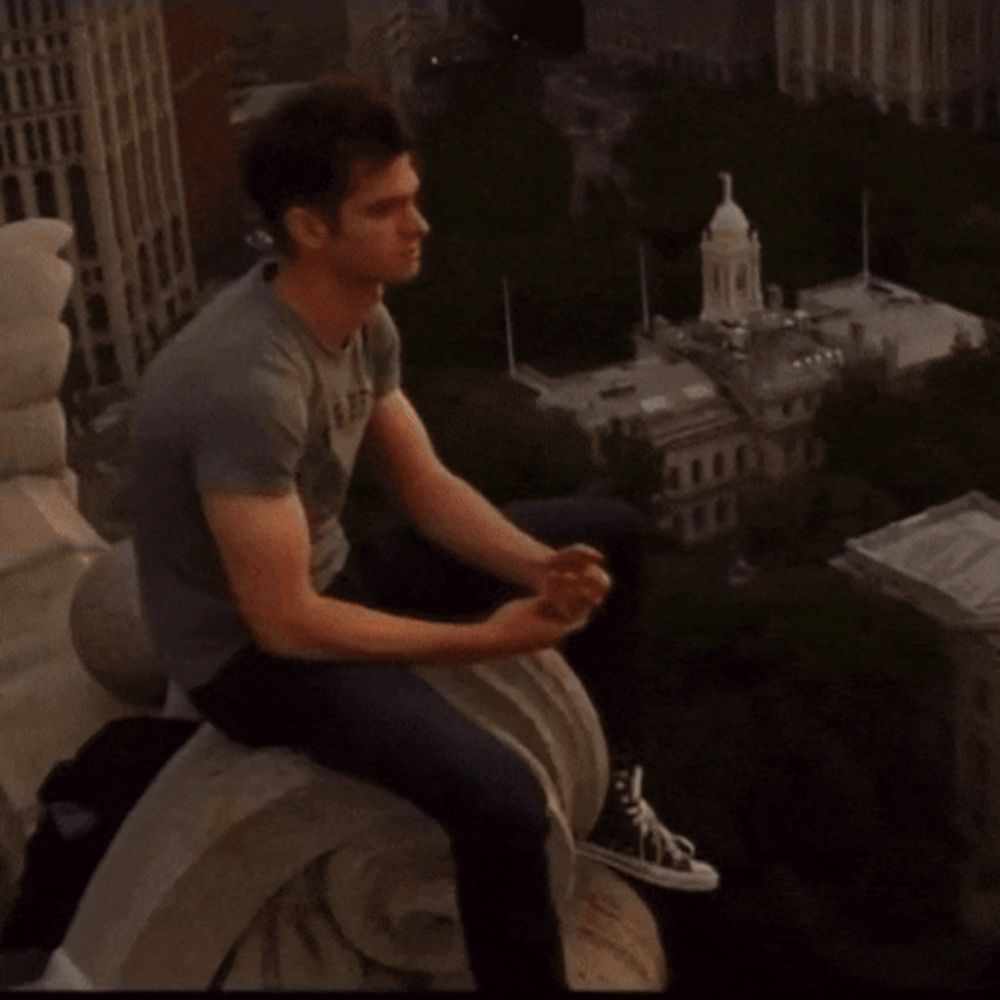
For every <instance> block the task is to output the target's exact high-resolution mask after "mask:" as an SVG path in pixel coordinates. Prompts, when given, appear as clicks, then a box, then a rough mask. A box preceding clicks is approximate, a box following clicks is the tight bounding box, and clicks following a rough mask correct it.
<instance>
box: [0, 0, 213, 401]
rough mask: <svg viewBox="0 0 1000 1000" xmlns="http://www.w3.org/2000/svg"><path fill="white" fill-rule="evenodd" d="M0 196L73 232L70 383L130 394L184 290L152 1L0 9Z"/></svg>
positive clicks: (166, 90) (9, 207)
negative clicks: (118, 386)
mask: <svg viewBox="0 0 1000 1000" xmlns="http://www.w3.org/2000/svg"><path fill="white" fill-rule="evenodd" d="M0 189H2V199H0V204H2V216H0V219H2V221H13V220H15V219H19V218H23V217H25V216H35V215H42V216H58V217H61V218H64V219H66V220H67V221H70V222H72V223H73V226H74V230H75V239H74V241H73V243H72V245H71V247H70V250H69V254H70V256H71V258H72V263H73V265H74V267H75V269H76V273H77V275H78V280H77V282H76V283H75V284H74V287H73V289H72V292H71V295H70V301H69V304H68V307H67V313H66V322H67V324H68V325H69V327H70V329H71V332H72V334H73V354H72V356H71V360H70V372H71V376H70V377H74V375H75V378H76V379H77V380H79V381H82V382H88V383H89V384H91V385H95V384H97V385H108V384H114V383H118V382H122V383H124V384H125V385H126V386H128V387H134V386H135V384H136V382H137V380H138V376H139V373H140V372H141V370H142V367H143V365H144V363H145V362H146V361H148V360H149V358H150V357H151V356H152V354H153V352H154V351H155V349H156V347H157V346H158V344H159V343H160V342H161V341H162V340H163V338H164V337H166V336H167V335H169V333H170V332H171V331H172V330H173V329H175V328H176V327H177V325H178V324H179V323H180V321H181V320H182V319H183V317H184V316H185V314H187V313H189V312H190V310H191V309H192V307H193V305H194V296H195V288H196V285H195V276H194V270H193V266H192V261H191V252H190V244H189V237H188V228H187V219H186V217H185V208H184V192H183V187H182V183H181V174H180V168H179V162H178V152H177V140H176V129H175V122H174V110H173V103H172V100H171V91H170V79H169V67H168V64H167V54H166V50H165V47H164V37H163V24H162V16H161V9H160V3H159V0H3V3H2V4H0Z"/></svg>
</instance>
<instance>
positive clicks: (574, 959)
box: [563, 860, 667, 991]
mask: <svg viewBox="0 0 1000 1000" xmlns="http://www.w3.org/2000/svg"><path fill="white" fill-rule="evenodd" d="M576 874H577V879H576V889H575V892H574V893H573V899H572V901H571V903H570V905H569V906H568V907H567V908H566V910H565V912H564V913H563V937H564V940H565V942H566V977H567V979H568V980H569V984H570V986H571V987H572V988H573V989H575V990H625V989H628V990H655V991H659V990H662V989H663V988H664V987H665V986H666V984H667V960H666V956H665V955H664V953H663V947H662V946H661V944H660V935H659V931H658V930H657V927H656V921H655V920H654V919H653V915H652V914H651V913H650V912H649V908H648V907H647V906H646V904H645V903H644V902H643V901H642V899H641V898H640V897H639V895H638V894H637V893H636V892H635V890H634V889H632V887H631V886H629V884H628V883H627V882H626V881H625V880H624V879H623V878H621V877H620V876H618V875H616V874H615V873H614V872H611V871H609V870H608V869H607V868H603V867H602V866H601V865H598V864H594V863H593V862H590V861H585V860H581V861H580V862H578V864H577V869H576Z"/></svg>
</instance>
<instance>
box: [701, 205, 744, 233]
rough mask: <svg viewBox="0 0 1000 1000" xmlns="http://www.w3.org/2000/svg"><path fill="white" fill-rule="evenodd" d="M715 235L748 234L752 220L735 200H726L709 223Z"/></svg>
mask: <svg viewBox="0 0 1000 1000" xmlns="http://www.w3.org/2000/svg"><path fill="white" fill-rule="evenodd" d="M708 228H709V229H710V230H711V231H712V235H713V236H724V235H729V234H732V235H733V236H746V235H747V234H748V233H749V231H750V220H749V219H747V217H746V215H745V214H744V213H743V209H742V208H740V206H739V205H737V204H736V202H735V201H724V202H723V203H722V204H721V205H720V206H719V207H718V208H717V209H716V210H715V215H713V216H712V221H711V222H710V223H709V224H708Z"/></svg>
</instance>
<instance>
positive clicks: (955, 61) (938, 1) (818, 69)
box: [775, 0, 1000, 128]
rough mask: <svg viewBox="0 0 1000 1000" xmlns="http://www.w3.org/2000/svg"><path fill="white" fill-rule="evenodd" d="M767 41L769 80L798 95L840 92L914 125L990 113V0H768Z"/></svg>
mask: <svg viewBox="0 0 1000 1000" xmlns="http://www.w3.org/2000/svg"><path fill="white" fill-rule="evenodd" d="M775 49H776V56H777V58H776V67H777V82H778V89H779V90H781V91H782V92H783V93H786V94H790V95H792V96H794V97H796V98H797V99H799V100H802V101H814V100H816V99H817V98H819V97H821V96H822V95H823V94H825V93H830V92H833V91H848V92H850V93H854V94H859V95H867V96H868V97H870V98H871V99H872V100H873V101H874V102H875V104H876V106H877V107H878V108H879V110H881V111H883V112H885V111H888V110H889V108H890V107H892V106H894V105H897V106H902V107H903V108H905V110H906V114H907V115H908V117H909V119H910V121H911V122H913V123H914V124H923V123H926V122H930V123H936V124H939V125H950V124H958V125H970V126H973V127H977V128H979V127H982V126H984V125H986V124H988V123H989V122H991V121H995V120H996V119H998V118H1000V5H997V4H996V3H995V2H994V0H777V8H776V11H775Z"/></svg>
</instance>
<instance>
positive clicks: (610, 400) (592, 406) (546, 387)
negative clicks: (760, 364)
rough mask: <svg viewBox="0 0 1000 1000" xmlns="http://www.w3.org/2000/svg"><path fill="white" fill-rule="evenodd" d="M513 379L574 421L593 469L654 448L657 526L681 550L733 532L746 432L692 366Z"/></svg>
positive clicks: (525, 372)
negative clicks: (618, 452)
mask: <svg viewBox="0 0 1000 1000" xmlns="http://www.w3.org/2000/svg"><path fill="white" fill-rule="evenodd" d="M517 377H518V379H519V380H520V381H522V382H524V383H525V384H526V385H529V386H530V387H531V388H533V389H535V391H536V392H538V394H539V395H538V400H537V405H538V406H539V407H540V408H541V409H543V410H544V409H558V410H564V411H568V412H570V413H572V414H573V415H574V417H575V419H576V423H577V425H578V426H579V427H580V429H581V430H582V431H583V432H584V434H585V435H586V436H587V438H588V440H589V441H590V445H591V453H592V456H593V458H594V460H595V461H596V462H597V463H599V464H600V463H603V462H605V461H606V460H608V459H610V458H612V454H611V452H612V451H613V449H614V448H615V447H616V446H618V445H620V444H621V443H623V442H624V441H626V440H628V439H630V438H641V439H642V440H644V441H646V442H648V443H649V444H651V445H652V446H653V448H654V449H655V450H656V452H657V453H658V455H659V456H660V459H661V461H662V487H661V490H660V491H659V493H658V494H657V495H656V496H654V497H653V507H654V510H655V515H656V519H657V523H658V524H659V526H660V527H661V528H662V529H664V530H665V531H668V532H670V533H671V534H672V535H673V536H674V537H675V538H676V539H677V540H678V541H680V542H681V543H682V544H692V543H696V542H703V541H708V540H709V539H711V538H715V537H717V536H719V535H724V534H727V533H728V532H730V531H731V530H732V529H733V528H734V527H735V526H736V524H737V523H738V514H737V489H738V485H739V482H740V480H741V479H742V478H743V476H744V475H745V474H746V473H747V472H748V471H749V453H750V437H749V433H748V430H749V428H748V426H747V423H746V421H745V420H744V419H743V417H742V415H741V414H740V412H739V411H738V410H737V409H736V408H735V407H734V406H733V405H732V404H731V403H730V402H729V401H728V400H726V399H725V398H724V397H723V396H722V395H721V394H720V392H719V390H718V389H717V387H716V386H715V384H714V383H713V382H712V380H711V379H710V378H708V377H707V376H706V375H705V373H704V372H703V371H701V370H700V369H699V368H698V367H697V366H696V365H693V364H691V362H689V361H685V360H676V361H673V362H664V361H663V360H662V359H661V358H659V357H658V356H655V355H649V356H647V357H644V358H641V359H638V360H636V361H630V362H626V363H624V364H621V365H610V366H608V367H605V368H599V369H595V370H593V371H586V372H576V373H573V374H571V375H565V376H562V377H559V378H548V377H546V376H544V375H541V374H540V373H538V372H534V371H532V370H530V369H525V368H523V367H522V368H520V369H518V373H517Z"/></svg>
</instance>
